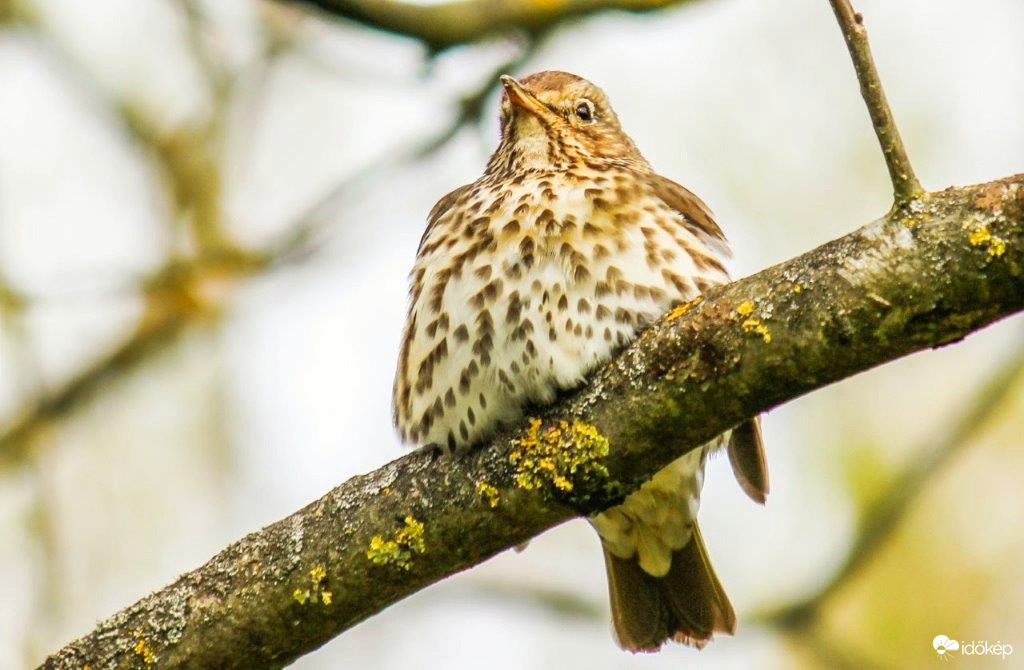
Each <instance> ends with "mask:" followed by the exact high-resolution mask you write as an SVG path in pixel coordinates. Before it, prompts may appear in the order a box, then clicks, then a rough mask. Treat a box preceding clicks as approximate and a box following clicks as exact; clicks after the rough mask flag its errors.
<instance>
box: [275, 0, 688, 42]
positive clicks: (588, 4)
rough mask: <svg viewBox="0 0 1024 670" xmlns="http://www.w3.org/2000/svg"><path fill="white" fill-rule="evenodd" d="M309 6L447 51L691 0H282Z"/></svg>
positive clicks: (652, 9)
mask: <svg viewBox="0 0 1024 670" xmlns="http://www.w3.org/2000/svg"><path fill="white" fill-rule="evenodd" d="M282 1H283V2H291V3H296V4H304V5H310V6H312V7H316V8H317V9H320V10H322V11H323V12H325V13H327V14H330V15H332V16H338V17H341V18H344V19H348V20H350V21H356V22H358V23H361V24H363V25H365V26H369V27H370V28H376V29H377V30H383V31H386V32H390V33H397V34H400V35H405V36H407V37H413V38H415V39H418V40H420V41H421V42H423V43H424V44H425V45H426V46H427V47H428V48H429V49H430V50H431V51H443V50H444V49H447V48H449V47H453V46H457V45H459V44H468V43H470V42H476V41H478V40H480V39H483V38H485V37H488V36H490V35H493V34H495V33H500V32H506V31H510V30H522V31H525V32H527V33H531V34H537V33H540V32H543V31H546V30H549V29H551V28H552V27H554V26H555V25H557V24H559V23H561V22H563V21H566V20H568V19H573V18H578V17H581V16H586V15H588V14H596V13H598V12H603V11H609V10H617V11H625V12H634V13H640V12H650V11H654V10H657V9H662V8H665V7H669V6H672V5H681V4H684V3H687V2H692V0H573V1H572V2H527V1H525V0H452V1H450V2H442V3H437V4H414V3H412V2H404V1H402V0H282Z"/></svg>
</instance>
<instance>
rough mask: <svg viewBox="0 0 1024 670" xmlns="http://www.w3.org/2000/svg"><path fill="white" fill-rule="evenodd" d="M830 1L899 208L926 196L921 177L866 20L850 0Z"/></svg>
mask: <svg viewBox="0 0 1024 670" xmlns="http://www.w3.org/2000/svg"><path fill="white" fill-rule="evenodd" d="M829 2H831V3H832V9H833V11H835V14H836V20H838V21H839V27H840V29H841V30H842V32H843V38H844V39H845V40H846V47H847V49H849V51H850V57H851V58H852V59H853V69H854V70H856V71H857V80H858V81H859V82H860V94H861V96H863V98H864V102H865V103H867V106H868V113H869V114H870V115H871V124H872V125H873V126H874V127H875V135H877V136H878V144H879V145H880V146H881V147H882V154H883V155H884V156H885V164H886V166H887V167H888V168H889V178H890V179H891V180H892V188H893V196H894V198H895V201H896V205H897V206H902V205H904V204H906V203H907V202H909V201H911V200H913V199H914V198H917V197H918V196H920V195H922V194H923V193H924V190H923V189H922V188H921V183H920V182H919V181H918V180H917V175H916V174H914V167H913V166H912V165H911V164H910V158H909V157H908V156H907V149H906V147H905V146H903V139H902V138H901V137H900V131H899V129H898V128H897V127H896V122H895V120H893V116H892V110H891V109H889V102H888V100H886V98H885V89H883V88H882V80H881V79H880V78H879V77H878V70H877V69H875V61H874V59H873V58H872V57H871V48H870V47H869V46H868V33H867V30H865V29H864V18H863V17H862V16H861V15H860V14H859V13H857V12H855V11H853V6H852V5H851V4H850V0H829Z"/></svg>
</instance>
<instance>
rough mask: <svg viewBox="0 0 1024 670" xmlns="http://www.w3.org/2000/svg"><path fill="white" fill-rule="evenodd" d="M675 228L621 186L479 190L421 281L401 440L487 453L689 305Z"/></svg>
mask: <svg viewBox="0 0 1024 670" xmlns="http://www.w3.org/2000/svg"><path fill="white" fill-rule="evenodd" d="M674 217H678V215H677V214H675V213H673V212H672V211H671V210H669V209H668V208H666V207H665V206H664V204H663V203H660V201H657V200H655V199H653V198H651V197H649V196H647V195H645V193H644V192H643V190H642V189H640V188H639V187H636V186H634V185H631V184H629V181H628V178H624V177H622V176H616V175H613V174H575V173H573V174H561V175H555V174H544V173H540V174H537V175H534V176H532V177H531V178H523V179H519V180H510V181H507V182H503V183H500V184H486V183H484V184H478V185H474V191H472V192H471V197H470V198H468V199H467V201H466V202H464V203H462V204H460V205H459V206H457V207H455V208H453V210H452V211H450V212H448V213H447V214H446V215H444V217H443V218H442V219H440V220H439V221H438V222H437V224H436V225H435V226H434V227H433V229H432V230H431V232H430V233H428V237H427V239H425V240H424V245H423V247H422V249H426V250H427V251H426V252H423V253H421V255H420V257H419V258H418V259H417V263H416V268H415V269H414V273H413V275H414V278H418V279H417V281H416V282H415V283H414V287H413V292H412V294H413V298H412V305H411V308H410V314H409V325H408V327H407V332H406V342H405V345H404V347H403V354H402V361H400V364H399V371H398V379H397V380H396V420H397V423H398V425H399V428H400V430H401V431H402V434H403V436H405V437H406V439H408V440H410V441H413V442H417V443H421V444H427V443H435V444H438V445H448V446H451V447H452V448H458V447H460V446H463V445H467V444H472V443H474V442H478V441H481V440H483V439H486V438H487V437H488V436H489V435H490V434H491V433H493V432H494V430H495V428H496V427H497V426H498V425H499V424H500V423H502V422H508V421H513V420H516V419H518V418H519V417H520V416H521V413H522V409H523V407H524V405H526V404H527V403H545V402H549V401H550V400H552V399H553V398H554V396H555V394H556V393H557V391H558V390H559V389H564V388H568V387H571V386H574V385H576V384H578V383H579V382H580V381H582V379H583V377H584V376H585V375H586V373H587V372H589V371H590V370H591V369H592V368H594V367H595V366H596V365H598V364H599V363H601V362H603V361H605V360H607V359H608V358H609V357H610V356H611V354H612V352H613V351H614V350H615V349H616V348H618V347H620V346H622V345H624V344H625V343H627V342H629V341H630V340H631V339H632V338H633V337H634V336H635V335H636V333H637V332H638V331H639V330H640V329H641V328H643V327H644V326H646V325H647V324H649V323H650V322H651V321H653V320H654V319H656V318H657V317H658V316H659V315H660V314H662V313H664V312H665V311H667V310H668V309H669V308H670V307H671V306H672V305H674V304H678V303H679V302H681V301H683V300H687V299H689V298H691V297H693V296H694V295H695V294H696V293H697V288H696V284H695V282H694V276H695V275H696V274H697V268H696V267H695V266H694V264H693V261H692V260H691V259H690V258H689V257H688V255H687V254H686V251H685V247H686V246H687V245H692V244H693V240H692V239H683V238H682V237H681V236H682V235H684V234H685V230H684V228H683V227H682V226H679V225H676V224H675V223H674V220H673V218H674ZM415 284H418V286H417V285H415Z"/></svg>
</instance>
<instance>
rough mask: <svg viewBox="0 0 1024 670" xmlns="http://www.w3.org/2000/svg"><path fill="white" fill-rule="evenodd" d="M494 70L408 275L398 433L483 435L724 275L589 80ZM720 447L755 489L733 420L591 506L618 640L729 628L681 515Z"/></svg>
mask: <svg viewBox="0 0 1024 670" xmlns="http://www.w3.org/2000/svg"><path fill="white" fill-rule="evenodd" d="M503 83H504V86H505V94H504V95H503V98H502V105H501V142H500V144H499V146H498V149H497V150H496V151H495V152H494V154H493V155H492V156H491V158H490V160H489V161H488V163H487V168H486V171H485V173H484V175H483V176H482V177H481V178H480V179H478V180H477V181H475V182H473V183H472V184H467V185H465V186H462V187H460V188H457V189H455V190H454V191H452V192H451V193H449V194H448V195H446V196H445V197H444V198H442V199H441V200H439V201H438V203H437V204H436V205H435V206H434V208H433V209H432V210H431V212H430V215H429V217H428V222H427V229H426V231H425V232H424V234H423V238H422V239H421V241H420V245H419V249H418V252H417V256H416V263H415V266H414V268H413V271H412V274H411V289H410V307H409V318H408V321H407V325H406V331H405V337H404V339H403V343H402V348H401V352H400V354H399V362H398V372H397V374H396V378H395V400H394V408H395V423H396V425H397V427H398V429H399V431H400V433H401V435H402V437H403V439H405V440H406V441H409V442H412V443H415V444H420V445H437V446H440V447H446V448H448V449H453V450H454V449H461V448H466V447H469V446H471V445H474V444H479V443H481V442H483V441H484V440H486V439H487V438H488V437H490V436H491V435H492V434H493V433H494V432H495V430H496V429H497V427H498V426H499V425H501V424H503V423H509V422H515V421H517V420H519V419H520V418H521V417H522V412H523V408H524V407H525V406H526V405H528V404H530V403H545V402H550V401H551V400H552V399H554V397H555V395H556V394H557V393H558V392H559V391H560V390H563V389H567V388H571V387H573V386H575V385H577V384H579V383H580V382H581V381H582V380H583V379H584V377H585V376H586V374H587V373H588V372H589V371H591V370H592V369H593V368H594V367H595V366H597V365H600V364H601V363H602V362H604V361H606V360H608V359H609V358H610V357H611V356H612V355H613V354H614V352H615V351H616V350H617V349H618V348H620V347H622V346H623V345H625V344H627V343H628V342H629V341H630V340H632V339H633V338H634V337H635V336H636V335H637V334H638V333H639V332H640V331H641V330H642V329H643V328H644V327H646V326H647V325H648V324H650V323H652V322H653V321H654V320H655V319H657V318H659V317H660V316H661V315H662V314H664V313H665V312H667V311H668V310H670V309H671V308H672V307H673V306H676V305H679V304H681V303H682V302H684V301H687V300H690V299H692V298H694V297H695V296H696V295H697V294H698V293H700V292H701V291H703V290H704V289H706V288H707V287H709V286H712V285H714V284H718V283H722V282H725V281H727V280H728V275H727V273H726V270H725V266H724V264H723V260H724V258H725V257H726V256H727V255H728V247H727V245H726V242H725V237H724V235H723V234H722V231H721V229H720V228H719V227H718V224H716V223H715V221H714V218H713V217H712V215H711V211H710V210H709V209H708V207H707V205H705V204H704V203H703V202H702V201H701V200H700V198H698V197H697V196H696V195H694V194H693V193H691V192H690V191H689V190H687V189H686V188H684V187H682V186H680V185H679V184H677V183H675V182H673V181H671V180H669V179H667V178H665V177H662V176H661V175H658V174H657V173H655V172H654V171H653V170H652V169H651V167H650V165H649V164H648V163H647V161H646V160H644V158H643V156H641V155H640V152H639V151H638V150H637V148H636V146H635V145H634V144H633V141H632V140H631V139H630V138H629V137H628V136H627V135H626V134H625V133H624V132H623V131H622V129H621V128H620V126H619V121H618V118H617V117H616V115H615V112H614V111H613V110H612V108H611V106H610V104H609V103H608V99H607V97H606V96H605V94H604V93H603V92H602V91H601V89H599V88H597V87H596V86H594V85H593V84H591V83H590V82H588V81H586V80H584V79H581V78H579V77H577V76H575V75H572V74H568V73H565V72H541V73H538V74H534V75H531V76H529V77H525V78H524V79H522V81H521V82H520V81H516V80H514V79H511V78H508V77H505V78H503ZM725 445H728V453H729V458H730V462H731V463H732V465H733V469H734V471H735V473H736V477H737V479H738V481H739V482H740V484H741V486H742V487H743V490H744V491H746V492H747V494H748V495H749V496H750V497H752V498H753V499H755V500H757V501H759V502H763V501H764V497H765V495H766V494H767V491H768V480H767V468H766V466H765V460H764V452H763V445H762V444H761V439H760V430H759V428H758V425H757V423H756V422H755V421H750V422H747V423H744V424H743V425H741V426H739V427H737V428H736V429H735V430H733V431H731V435H730V434H726V435H723V436H721V437H720V438H718V439H716V440H714V441H713V442H711V443H709V444H708V445H705V446H704V447H703V448H702V449H697V450H694V451H692V452H690V453H689V454H687V455H686V456H684V457H682V458H680V459H679V460H677V461H675V462H673V463H671V464H670V465H669V466H668V467H666V468H665V469H663V470H662V471H660V472H658V473H657V474H656V475H655V476H654V477H653V478H652V479H651V480H650V481H649V482H648V483H647V484H645V485H644V486H643V487H641V488H640V490H638V491H637V492H635V493H634V494H632V495H631V496H629V497H628V498H627V499H626V500H625V501H624V502H623V504H622V505H620V506H618V507H615V508H612V509H609V510H607V511H605V512H604V513H602V514H599V515H596V516H595V517H593V518H592V519H591V522H592V523H593V525H594V527H595V528H596V529H597V531H598V533H599V534H600V536H601V539H602V543H603V545H604V552H605V561H606V565H607V568H608V582H609V590H610V594H611V604H612V618H613V622H614V627H615V632H616V639H617V640H618V641H619V643H620V644H621V645H622V646H623V647H625V648H627V649H630V650H633V651H649V650H654V649H657V648H659V647H660V646H661V644H662V643H663V642H665V641H666V640H670V639H671V640H676V641H679V642H684V643H688V644H693V645H695V646H698V647H700V646H703V645H704V644H706V643H707V641H708V640H710V639H711V637H712V635H713V634H714V633H716V632H725V633H731V632H732V631H733V629H734V627H735V615H734V614H733V610H732V606H731V605H730V604H729V600H728V598H727V597H726V595H725V593H724V591H723V590H722V587H721V584H719V582H718V579H717V577H716V576H715V574H714V571H713V569H712V567H711V562H710V559H709V558H708V554H707V550H706V548H705V545H704V542H703V540H702V539H701V535H700V530H699V528H698V527H697V522H696V513H697V508H698V505H699V500H700V489H701V485H702V482H703V476H704V463H705V461H706V458H707V455H708V454H709V453H710V452H711V451H713V450H714V449H717V448H719V447H722V446H725Z"/></svg>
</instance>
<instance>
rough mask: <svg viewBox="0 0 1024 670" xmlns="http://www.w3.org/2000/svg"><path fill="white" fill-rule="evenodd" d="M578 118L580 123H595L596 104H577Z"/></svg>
mask: <svg viewBox="0 0 1024 670" xmlns="http://www.w3.org/2000/svg"><path fill="white" fill-rule="evenodd" d="M575 112H576V116H577V117H578V118H579V119H580V121H593V120H594V103H592V102H590V101H589V100H586V99H584V100H580V101H579V102H577V103H576V109H575Z"/></svg>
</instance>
